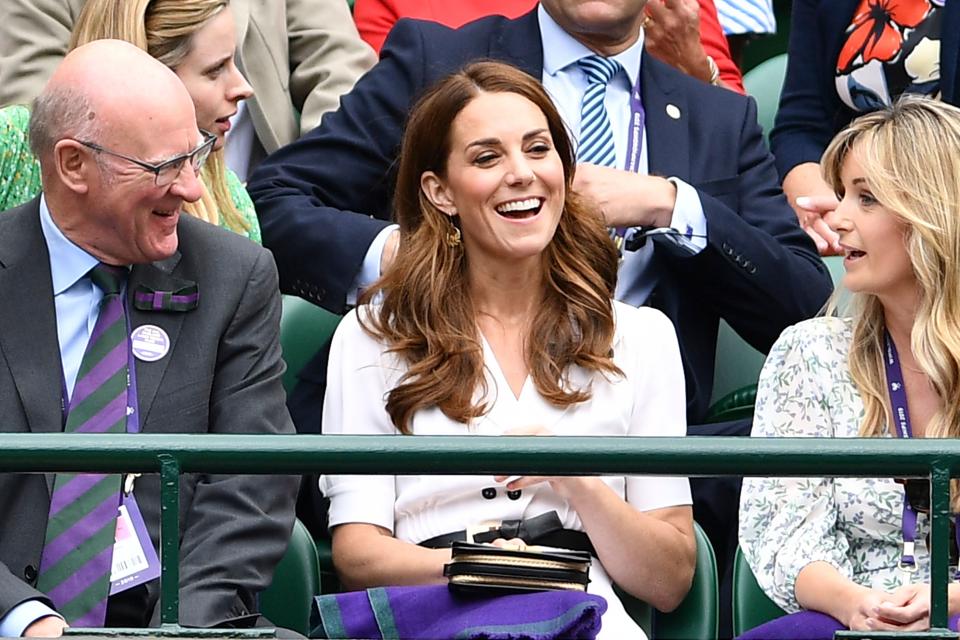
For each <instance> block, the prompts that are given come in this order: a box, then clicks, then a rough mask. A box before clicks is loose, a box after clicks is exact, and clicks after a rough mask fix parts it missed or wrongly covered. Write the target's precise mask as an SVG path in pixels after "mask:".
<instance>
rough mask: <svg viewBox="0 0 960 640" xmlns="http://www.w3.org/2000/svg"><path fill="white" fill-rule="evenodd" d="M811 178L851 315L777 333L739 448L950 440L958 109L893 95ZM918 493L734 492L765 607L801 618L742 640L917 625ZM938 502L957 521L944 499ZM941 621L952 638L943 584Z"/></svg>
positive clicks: (861, 489) (920, 602)
mask: <svg viewBox="0 0 960 640" xmlns="http://www.w3.org/2000/svg"><path fill="white" fill-rule="evenodd" d="M822 165H823V168H824V175H825V179H826V182H827V183H828V184H829V185H830V186H831V188H833V189H834V191H836V193H837V196H838V199H839V206H838V207H837V208H836V210H835V211H833V212H831V213H829V214H827V217H828V223H829V224H830V226H831V227H833V228H834V229H836V230H837V232H838V233H839V235H840V246H841V247H842V249H843V255H844V267H845V269H846V275H845V276H844V279H843V284H844V285H845V287H846V289H848V290H849V291H851V292H853V298H852V301H851V304H852V307H851V308H852V314H851V316H850V317H848V318H839V317H833V316H832V315H831V316H827V317H820V318H815V319H813V320H808V321H806V322H803V323H800V324H798V325H795V326H794V327H791V328H789V329H787V330H786V331H785V332H784V333H783V335H782V336H781V337H780V339H779V341H778V342H777V344H776V345H775V346H774V347H773V349H772V350H771V351H770V355H769V356H768V359H767V363H766V364H765V365H764V369H763V373H762V375H761V378H760V385H759V391H758V397H757V411H756V415H755V418H754V425H753V435H754V436H761V437H769V436H778V437H798V436H799V437H804V436H806V437H837V438H845V437H855V436H858V435H859V436H866V437H879V438H898V437H899V438H908V437H914V438H944V437H957V436H958V435H960V263H958V256H960V210H958V207H960V109H958V108H956V107H953V106H951V105H948V104H946V103H943V102H938V101H935V100H932V99H929V98H922V97H914V96H904V97H902V98H901V99H900V100H899V101H898V102H897V103H895V104H894V105H893V106H892V107H890V108H888V109H885V110H883V111H878V112H875V113H871V114H869V115H865V116H862V117H861V118H859V119H857V120H855V121H854V122H853V123H852V124H851V125H850V126H849V127H848V128H847V129H845V130H844V131H842V132H841V133H840V134H838V135H837V137H836V138H834V140H833V142H831V144H830V146H829V147H828V148H827V151H826V153H825V155H824V157H823V162H822ZM834 306H835V305H834ZM894 416H897V418H896V419H895V418H894ZM901 416H902V417H901ZM905 489H906V490H905ZM927 493H928V489H927V487H926V483H919V484H917V483H916V481H906V483H904V482H902V481H901V482H898V481H896V480H895V479H893V478H867V479H863V478H784V479H778V478H770V479H766V478H754V479H746V480H744V483H743V493H742V497H741V504H740V545H741V547H742V549H743V552H744V554H745V556H746V558H747V560H748V562H749V564H750V566H751V568H752V569H753V572H754V574H755V575H756V577H757V580H758V581H759V583H760V585H761V586H762V587H763V589H764V591H766V593H767V595H769V596H770V597H771V598H772V599H773V600H774V601H775V602H776V603H777V604H778V605H780V606H781V607H783V608H784V609H786V610H787V611H794V612H796V611H801V613H797V614H794V615H792V616H787V617H785V618H781V619H779V620H775V621H773V622H771V623H768V624H767V625H764V626H761V627H758V628H757V629H754V630H752V631H751V632H748V633H747V634H746V635H745V636H744V637H745V638H765V639H771V638H820V637H823V638H832V637H833V631H835V630H838V629H848V628H849V629H853V630H866V631H912V630H921V629H927V628H929V626H930V619H929V613H930V585H929V579H930V556H929V550H928V548H927V545H926V544H924V540H925V538H926V536H927V535H928V534H929V529H930V521H929V518H928V517H927V516H926V514H925V513H923V512H924V511H925V510H928V509H929V496H928V495H927ZM951 503H952V505H953V511H954V512H955V513H956V512H960V508H958V507H960V497H958V495H957V493H956V488H955V487H954V491H953V495H952V496H951ZM913 541H915V549H914V551H913V552H912V553H910V552H909V549H910V547H911V546H914V545H911V544H909V543H910V542H913ZM954 562H955V561H954ZM949 612H950V615H951V621H950V624H951V628H953V629H956V628H957V614H960V584H958V583H956V582H954V583H951V584H950V586H949Z"/></svg>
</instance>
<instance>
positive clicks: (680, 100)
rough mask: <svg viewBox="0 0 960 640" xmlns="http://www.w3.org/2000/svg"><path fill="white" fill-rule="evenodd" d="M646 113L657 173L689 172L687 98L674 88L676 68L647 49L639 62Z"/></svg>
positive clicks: (652, 164) (651, 167)
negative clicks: (664, 62) (663, 61)
mask: <svg viewBox="0 0 960 640" xmlns="http://www.w3.org/2000/svg"><path fill="white" fill-rule="evenodd" d="M640 69H641V72H640V76H641V80H640V82H641V89H640V91H641V94H642V96H643V109H644V112H645V115H646V128H647V163H648V165H649V173H650V174H651V175H658V176H665V177H669V176H678V177H683V176H688V175H690V127H689V121H688V118H689V113H688V111H687V99H686V95H685V94H684V92H683V91H676V90H675V79H674V78H673V77H672V74H675V73H679V72H677V71H673V70H672V69H670V68H669V67H667V66H666V65H664V64H663V63H662V62H660V61H659V60H656V59H655V58H653V57H652V56H651V55H649V54H648V53H647V52H646V51H644V52H643V62H642V63H641V64H640Z"/></svg>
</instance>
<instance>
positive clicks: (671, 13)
mask: <svg viewBox="0 0 960 640" xmlns="http://www.w3.org/2000/svg"><path fill="white" fill-rule="evenodd" d="M645 11H646V14H647V20H645V21H644V23H643V30H644V40H643V46H644V48H645V49H646V50H647V51H649V52H650V53H651V54H653V55H654V56H655V57H656V58H658V59H659V60H661V61H662V62H666V63H667V64H669V65H670V66H672V67H676V68H677V69H679V70H680V71H683V72H684V73H686V74H687V75H690V76H693V77H694V78H699V79H700V80H703V81H704V82H710V80H711V75H712V70H711V68H710V63H709V62H707V54H706V52H705V51H704V50H703V45H702V44H701V43H700V3H699V2H697V0H650V2H648V3H647V6H646V9H645Z"/></svg>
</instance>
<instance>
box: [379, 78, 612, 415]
mask: <svg viewBox="0 0 960 640" xmlns="http://www.w3.org/2000/svg"><path fill="white" fill-rule="evenodd" d="M484 92H491V93H492V92H509V93H515V94H518V95H520V96H523V97H525V98H527V99H528V100H530V101H531V102H533V103H534V104H535V105H537V107H539V108H540V110H541V111H542V112H543V114H544V116H545V117H546V120H547V125H548V128H549V130H550V134H551V136H552V137H553V143H554V146H555V148H556V150H557V152H558V154H559V156H560V160H561V163H562V165H563V172H564V178H565V185H566V189H565V198H564V205H563V213H562V214H561V216H560V222H559V225H558V227H557V230H556V233H555V235H554V237H553V239H552V240H551V242H550V243H549V245H547V248H546V249H545V251H544V252H543V259H542V264H543V274H544V277H543V283H544V291H543V299H542V302H541V304H539V306H538V311H537V315H536V317H535V318H534V320H533V322H532V324H531V329H530V335H528V336H526V340H525V344H526V354H525V357H526V361H527V365H528V366H529V367H530V376H531V378H532V380H533V382H534V384H535V386H536V388H537V391H538V392H539V393H540V394H541V395H542V396H543V397H544V398H545V399H546V400H547V401H549V402H551V403H552V404H555V405H558V406H568V405H571V404H574V403H578V402H583V401H585V400H587V399H589V398H590V390H589V389H572V388H571V385H569V384H568V382H569V381H568V378H567V376H568V372H569V369H570V367H572V366H579V367H583V368H584V369H586V370H588V371H595V372H600V373H603V374H610V375H622V372H621V371H620V369H619V368H618V367H617V366H616V365H615V364H614V362H613V359H612V345H613V335H614V319H613V303H612V298H613V292H614V288H615V286H616V279H617V266H618V258H619V256H618V254H617V251H616V248H615V247H614V245H613V242H612V241H611V240H610V236H609V235H608V234H607V231H606V228H605V227H604V226H603V222H602V220H601V217H600V214H599V212H597V211H594V210H592V209H588V208H587V207H586V206H585V205H584V204H583V202H582V201H581V200H580V199H579V198H578V197H577V196H576V194H574V193H573V191H572V184H573V173H574V168H575V166H576V162H575V155H574V151H573V146H572V145H571V143H570V139H569V137H568V136H567V133H566V130H565V129H564V125H563V121H562V120H561V118H560V115H559V114H558V113H557V110H556V108H555V107H554V106H553V103H552V102H551V100H550V98H549V96H548V95H547V94H546V92H545V91H544V89H543V87H541V86H540V83H539V82H537V81H536V80H534V79H533V78H531V77H530V76H529V75H527V74H526V73H523V72H522V71H520V70H519V69H517V68H515V67H512V66H510V65H506V64H502V63H497V62H476V63H473V64H470V65H469V66H467V67H465V68H464V69H463V70H462V71H460V72H457V73H455V74H453V75H451V76H448V77H447V78H446V79H444V80H442V81H440V83H438V84H437V85H436V86H434V87H433V89H431V90H430V91H429V92H428V93H427V94H426V95H425V96H424V97H423V98H422V99H421V100H420V101H419V102H418V104H417V105H416V106H415V107H414V109H413V111H412V112H411V114H410V118H409V120H408V121H407V126H406V131H405V133H404V136H403V142H402V145H401V150H400V165H399V169H398V173H397V186H396V191H395V194H394V203H393V206H394V212H395V215H396V219H397V222H398V223H399V224H400V248H399V250H398V252H397V256H396V259H395V261H394V263H393V266H392V267H391V268H390V269H389V270H388V271H387V273H385V274H384V276H383V277H382V278H381V279H380V280H379V281H378V282H376V283H375V284H374V285H373V286H372V287H371V288H370V289H368V290H367V292H366V293H365V296H364V298H362V299H361V303H365V302H369V301H371V300H372V299H373V298H374V297H375V296H377V294H382V304H380V305H379V306H378V307H372V309H373V312H372V313H370V314H365V315H361V316H360V317H361V322H362V323H363V327H364V329H365V330H366V331H367V332H368V333H369V334H371V335H372V336H374V337H376V338H378V339H380V340H382V341H383V342H385V343H386V344H387V345H388V348H389V350H390V351H391V352H393V353H396V354H398V356H399V357H400V359H401V360H402V361H404V362H405V363H406V364H407V365H408V369H407V372H406V373H405V374H404V376H403V378H402V379H401V380H400V383H399V384H398V386H397V387H395V388H394V389H392V390H390V392H389V394H388V398H387V406H386V408H387V412H388V413H389V414H390V418H391V420H392V422H393V424H394V425H395V426H396V427H397V429H398V430H400V431H401V432H402V433H410V422H411V420H412V418H413V415H414V413H416V412H417V411H418V410H420V409H424V408H427V407H431V406H437V407H439V408H440V410H441V411H443V413H444V414H445V415H446V416H447V417H448V418H450V419H451V420H455V421H457V422H461V423H467V422H469V421H470V420H471V419H472V418H476V417H479V416H481V415H483V414H484V413H486V412H487V410H488V407H487V406H486V405H484V404H476V403H474V401H473V395H474V392H475V391H476V390H477V389H478V388H481V389H483V390H484V392H486V384H485V378H484V374H483V372H484V364H483V347H482V343H481V340H480V335H479V332H478V329H477V324H476V321H477V312H476V309H475V307H474V305H473V300H472V299H471V297H470V288H469V286H468V282H467V261H468V259H469V257H468V256H467V255H465V253H464V250H463V245H462V244H458V245H456V246H451V244H450V243H448V241H447V237H448V235H449V234H450V232H451V231H452V229H453V227H452V226H451V221H450V218H449V217H447V215H446V214H444V213H443V212H442V211H440V209H438V208H437V207H436V206H434V204H433V203H432V202H431V201H430V200H429V198H428V197H427V196H426V194H425V193H424V192H423V189H422V188H421V186H420V177H421V176H422V175H423V174H424V173H425V172H427V171H433V172H434V173H436V174H437V175H439V176H441V177H443V176H445V175H446V166H447V159H448V157H449V155H450V144H451V140H450V137H451V130H452V126H453V122H454V120H455V119H456V117H457V115H458V114H459V113H460V112H461V111H462V110H463V109H464V107H466V106H467V104H469V103H470V102H471V101H472V100H473V99H474V98H475V97H477V96H478V95H479V94H481V93H484ZM485 395H486V393H484V396H485Z"/></svg>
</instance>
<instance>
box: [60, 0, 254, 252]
mask: <svg viewBox="0 0 960 640" xmlns="http://www.w3.org/2000/svg"><path fill="white" fill-rule="evenodd" d="M229 4H230V0H87V1H86V2H85V3H84V5H83V9H82V10H81V11H80V15H79V17H78V18H77V23H76V24H75V25H74V28H73V33H72V34H71V36H70V49H74V48H76V47H79V46H80V45H83V44H86V43H88V42H92V41H94V40H103V39H105V38H109V39H115V40H125V41H127V42H129V43H130V44H132V45H134V46H136V47H139V48H140V49H143V50H144V51H146V52H147V53H149V54H150V55H151V56H153V57H154V58H156V59H157V60H159V61H160V62H162V63H163V64H165V65H166V66H168V67H169V68H170V69H172V70H174V71H176V70H177V67H178V66H179V65H180V64H181V63H182V62H183V59H184V58H186V57H187V55H188V54H189V53H190V50H191V47H192V44H193V42H192V39H193V35H194V34H195V33H196V32H197V31H199V30H200V29H201V28H203V26H204V25H205V24H207V22H208V21H210V20H211V19H212V18H213V17H214V16H216V15H217V14H218V13H220V12H221V11H223V8H224V7H226V6H227V5H229ZM200 179H201V182H202V183H203V186H204V189H203V196H202V197H201V198H200V200H198V201H197V202H194V203H187V204H185V205H184V209H185V210H186V211H187V212H188V213H189V214H190V215H192V216H194V217H197V218H200V219H201V220H205V221H207V222H211V223H213V224H220V220H221V218H222V219H223V225H224V226H225V227H227V228H228V229H231V230H233V231H236V232H238V233H246V232H247V231H249V230H250V225H249V224H248V223H247V221H246V220H244V219H243V216H242V215H241V213H240V211H239V210H238V209H237V205H236V204H235V203H234V201H233V198H232V197H231V196H230V190H229V189H228V188H227V165H226V161H225V159H224V154H223V149H222V148H221V149H219V150H217V151H214V152H213V153H211V154H210V157H209V158H208V159H207V162H206V163H205V164H204V166H203V169H201V171H200Z"/></svg>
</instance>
